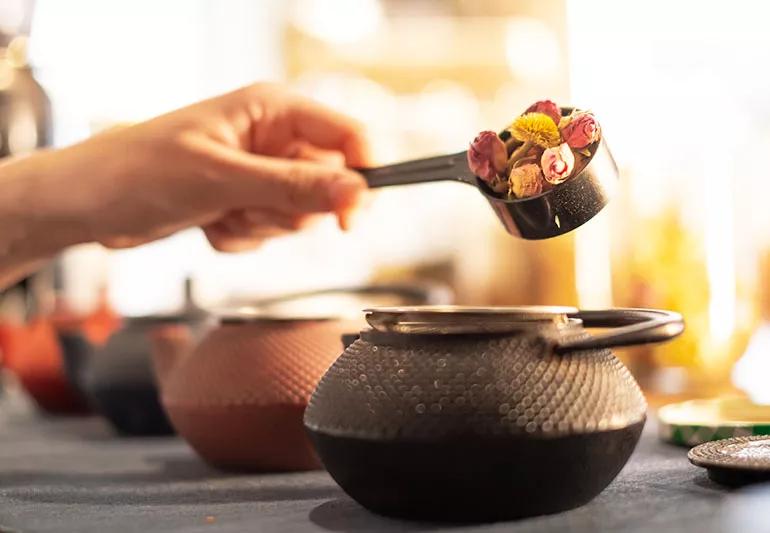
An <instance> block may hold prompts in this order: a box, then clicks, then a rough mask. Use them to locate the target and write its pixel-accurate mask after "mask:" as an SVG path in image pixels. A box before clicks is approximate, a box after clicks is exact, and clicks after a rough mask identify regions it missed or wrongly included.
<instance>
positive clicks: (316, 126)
mask: <svg viewBox="0 0 770 533" xmlns="http://www.w3.org/2000/svg"><path fill="white" fill-rule="evenodd" d="M289 105H290V108H289V120H290V121H291V126H292V130H293V131H294V132H295V133H296V134H297V136H299V137H301V138H303V139H305V140H307V141H308V142H310V143H312V144H313V145H315V146H317V147H318V148H324V149H327V150H338V151H340V152H342V154H343V155H344V156H345V163H346V164H347V166H349V167H365V166H368V165H370V164H371V157H370V151H369V146H368V143H367V142H366V139H365V137H364V134H363V127H362V126H361V124H360V123H359V122H358V121H356V120H354V119H352V118H350V117H348V116H346V115H343V114H342V113H338V112H336V111H334V110H332V109H329V108H328V107H326V106H323V105H321V104H319V103H317V102H314V101H312V100H309V99H307V98H302V97H299V96H298V97H295V98H293V99H292V101H291V103H290V104H289Z"/></svg>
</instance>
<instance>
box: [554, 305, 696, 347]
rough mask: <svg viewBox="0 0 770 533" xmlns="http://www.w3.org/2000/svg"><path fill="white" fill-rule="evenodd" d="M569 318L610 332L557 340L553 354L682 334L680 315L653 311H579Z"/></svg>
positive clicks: (682, 325) (632, 344) (639, 342)
mask: <svg viewBox="0 0 770 533" xmlns="http://www.w3.org/2000/svg"><path fill="white" fill-rule="evenodd" d="M569 317H570V318H577V319H580V320H582V321H583V326H584V327H586V328H611V329H613V331H610V332H608V333H602V334H600V335H595V336H590V337H586V338H582V339H574V340H563V341H558V342H557V344H556V346H555V347H554V350H555V351H556V353H568V352H574V351H579V350H596V349H601V348H613V347H617V346H634V345H639V344H650V343H654V342H663V341H668V340H671V339H673V338H674V337H677V336H678V335H680V334H681V333H682V332H683V331H684V319H683V318H682V315H680V314H679V313H674V312H671V311H661V310H657V309H630V308H629V309H623V308H620V309H607V310H596V311H583V310H581V311H578V312H577V313H572V314H570V315H569Z"/></svg>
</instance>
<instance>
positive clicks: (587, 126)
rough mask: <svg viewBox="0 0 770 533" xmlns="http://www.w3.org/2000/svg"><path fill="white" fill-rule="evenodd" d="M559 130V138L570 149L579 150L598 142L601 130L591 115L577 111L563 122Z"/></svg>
mask: <svg viewBox="0 0 770 533" xmlns="http://www.w3.org/2000/svg"><path fill="white" fill-rule="evenodd" d="M565 122H566V124H564V125H563V126H562V128H561V136H562V139H564V142H566V143H567V144H568V145H570V147H571V148H575V149H576V150H579V149H581V148H585V147H586V146H588V145H589V144H591V143H593V142H596V141H598V140H599V137H600V136H601V128H599V123H598V122H597V121H596V117H594V116H593V115H592V114H591V113H588V112H586V111H578V112H577V113H573V114H572V115H570V116H569V117H567V119H566V120H565Z"/></svg>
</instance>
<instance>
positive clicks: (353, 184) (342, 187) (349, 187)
mask: <svg viewBox="0 0 770 533" xmlns="http://www.w3.org/2000/svg"><path fill="white" fill-rule="evenodd" d="M364 189H365V187H364V186H363V183H362V181H361V180H360V179H355V178H340V179H338V180H336V181H334V182H332V183H331V185H330V187H329V201H330V203H331V207H332V208H333V209H336V210H339V209H345V208H348V207H351V206H354V205H356V204H358V202H359V199H360V198H361V196H362V194H363V191H364Z"/></svg>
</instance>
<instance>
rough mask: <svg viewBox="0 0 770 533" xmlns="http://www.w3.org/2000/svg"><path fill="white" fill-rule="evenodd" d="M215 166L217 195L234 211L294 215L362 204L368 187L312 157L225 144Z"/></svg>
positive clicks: (354, 175)
mask: <svg viewBox="0 0 770 533" xmlns="http://www.w3.org/2000/svg"><path fill="white" fill-rule="evenodd" d="M211 150H216V151H219V152H221V154H220V155H221V157H219V162H218V164H217V168H216V169H215V174H216V179H215V180H214V181H215V183H216V187H217V190H216V191H215V192H216V198H217V200H218V201H219V202H221V203H222V204H223V205H222V207H224V208H226V209H230V208H232V207H238V206H240V207H243V208H246V207H255V208H261V209H270V210H274V211H279V212H283V213H287V214H290V215H299V214H310V213H324V212H333V213H339V212H342V211H345V210H348V209H351V208H353V207H355V206H357V205H358V204H359V203H360V202H361V201H362V199H363V196H364V193H365V191H366V189H367V186H366V182H365V181H364V179H363V178H362V177H361V175H360V174H358V173H356V172H353V171H351V170H348V169H344V168H339V167H335V166H331V165H328V164H320V163H315V162H309V161H297V160H288V159H281V158H273V157H265V156H259V155H254V154H249V153H246V152H241V151H238V150H232V149H228V148H223V147H219V146H216V147H212V148H211Z"/></svg>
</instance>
